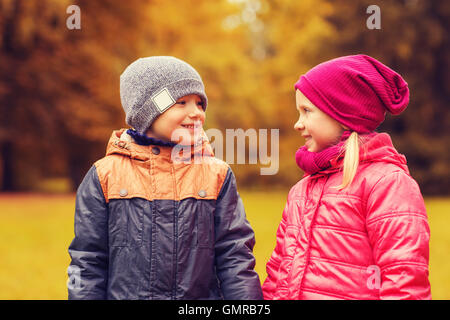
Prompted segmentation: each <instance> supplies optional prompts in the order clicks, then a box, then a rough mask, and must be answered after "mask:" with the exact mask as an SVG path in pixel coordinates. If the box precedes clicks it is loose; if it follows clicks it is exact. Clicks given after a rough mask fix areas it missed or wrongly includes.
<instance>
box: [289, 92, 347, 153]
mask: <svg viewBox="0 0 450 320" xmlns="http://www.w3.org/2000/svg"><path fill="white" fill-rule="evenodd" d="M295 100H296V107H297V110H298V112H299V113H300V116H299V119H298V121H297V122H296V123H295V125H294V129H295V130H297V131H299V132H300V133H301V135H302V137H304V138H305V139H306V142H305V146H306V148H307V149H308V151H310V152H319V151H322V150H323V149H326V148H328V147H329V146H331V145H333V144H336V143H337V142H338V141H339V140H340V137H341V135H342V133H343V131H344V130H345V128H344V126H343V125H341V124H340V123H339V122H337V121H336V120H334V119H333V118H331V117H330V116H329V115H327V114H326V113H324V112H323V111H322V110H320V109H319V108H317V107H316V106H315V105H313V104H312V102H311V101H310V100H309V99H308V98H306V97H305V96H304V95H303V93H301V92H300V90H298V89H297V90H295Z"/></svg>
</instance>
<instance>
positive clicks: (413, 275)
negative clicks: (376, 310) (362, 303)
mask: <svg viewBox="0 0 450 320" xmlns="http://www.w3.org/2000/svg"><path fill="white" fill-rule="evenodd" d="M366 227H367V231H368V234H369V240H370V243H371V245H372V250H373V256H374V260H375V263H376V266H377V267H378V268H379V271H380V278H381V279H380V288H379V290H380V298H381V299H431V288H430V282H429V280H428V260H429V240H430V228H429V226H428V220H427V214H426V210H425V204H424V201H423V198H422V195H421V193H420V190H419V186H418V185H417V183H416V181H414V179H412V178H411V177H410V176H409V175H407V174H406V173H405V172H402V171H397V172H393V173H391V174H388V175H386V176H384V177H382V178H381V179H380V180H379V181H378V182H377V183H376V184H375V185H374V187H373V189H372V191H371V192H370V194H369V196H368V199H367V216H366Z"/></svg>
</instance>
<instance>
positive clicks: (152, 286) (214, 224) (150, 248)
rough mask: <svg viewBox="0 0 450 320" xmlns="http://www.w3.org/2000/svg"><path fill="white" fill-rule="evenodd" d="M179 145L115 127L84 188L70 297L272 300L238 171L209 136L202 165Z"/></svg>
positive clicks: (80, 191)
mask: <svg viewBox="0 0 450 320" xmlns="http://www.w3.org/2000/svg"><path fill="white" fill-rule="evenodd" d="M173 148H174V147H168V146H158V145H150V146H143V145H138V144H136V143H133V141H132V139H131V137H130V136H128V135H127V134H126V132H125V131H124V130H119V131H115V132H113V134H112V136H111V139H110V141H109V143H108V147H107V153H106V156H105V157H104V158H103V159H101V160H99V161H97V162H96V163H95V164H94V166H93V167H92V168H91V169H90V170H89V172H88V173H87V174H86V176H85V178H84V180H83V182H82V183H81V185H80V186H79V189H78V191H77V198H76V210H75V238H74V239H73V241H72V243H71V244H70V247H69V254H70V256H71V258H72V261H71V268H72V269H71V270H79V272H78V275H79V281H78V284H79V285H75V286H70V288H69V299H262V292H261V286H260V282H259V277H258V275H257V273H256V272H255V271H254V266H255V259H254V256H253V253H252V250H253V246H254V244H255V238H254V232H253V230H252V228H251V227H250V225H249V223H248V221H247V219H246V217H245V212H244V207H243V204H242V200H241V199H240V197H239V194H238V193H237V189H236V181H235V177H234V175H233V173H232V171H231V169H230V168H229V166H228V165H227V164H226V163H225V162H223V161H221V160H219V159H216V158H214V157H213V154H212V150H211V147H210V145H209V143H208V142H207V141H204V142H203V143H202V144H201V145H200V146H199V147H196V148H193V150H192V152H191V153H189V154H188V157H193V156H194V155H195V154H200V153H201V154H203V156H204V157H205V158H204V159H206V158H207V159H208V161H203V162H202V163H195V161H173V157H172V151H173ZM182 157H186V155H182ZM184 159H185V160H187V158H184Z"/></svg>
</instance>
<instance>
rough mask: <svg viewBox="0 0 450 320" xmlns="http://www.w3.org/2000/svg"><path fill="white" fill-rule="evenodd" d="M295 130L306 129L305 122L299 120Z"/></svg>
mask: <svg viewBox="0 0 450 320" xmlns="http://www.w3.org/2000/svg"><path fill="white" fill-rule="evenodd" d="M294 129H295V130H303V129H305V126H304V125H303V122H302V121H301V120H300V119H298V121H297V122H296V123H295V124H294Z"/></svg>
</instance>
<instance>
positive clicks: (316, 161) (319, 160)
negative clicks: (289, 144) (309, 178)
mask: <svg viewBox="0 0 450 320" xmlns="http://www.w3.org/2000/svg"><path fill="white" fill-rule="evenodd" d="M350 134H351V132H350V131H348V130H347V131H344V132H343V133H342V136H341V139H340V140H339V142H338V143H337V144H335V145H332V146H330V147H328V148H326V149H324V150H322V151H319V152H310V151H308V150H307V148H306V146H303V147H301V148H299V149H298V150H297V152H296V153H295V162H297V165H298V166H299V167H300V169H302V170H303V171H304V172H305V173H308V174H314V173H316V172H318V171H321V170H324V169H327V168H329V167H330V160H331V159H333V158H335V157H337V156H338V155H339V154H340V153H342V152H343V151H344V150H343V146H344V143H345V140H347V138H348V137H349V136H350Z"/></svg>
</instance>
